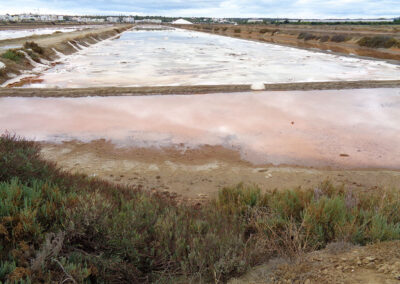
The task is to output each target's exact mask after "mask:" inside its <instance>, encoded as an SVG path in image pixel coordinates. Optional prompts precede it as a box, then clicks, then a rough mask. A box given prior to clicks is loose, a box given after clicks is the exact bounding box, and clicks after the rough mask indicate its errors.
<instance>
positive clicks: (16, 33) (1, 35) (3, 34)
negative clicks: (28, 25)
mask: <svg viewBox="0 0 400 284" xmlns="http://www.w3.org/2000/svg"><path fill="white" fill-rule="evenodd" d="M95 27H99V26H94V25H85V26H71V27H62V28H61V27H56V28H38V29H25V30H20V29H18V30H0V40H5V39H13V38H21V37H27V36H33V35H44V34H52V33H55V32H63V33H66V32H73V31H77V30H83V29H87V28H95Z"/></svg>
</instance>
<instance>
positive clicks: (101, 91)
mask: <svg viewBox="0 0 400 284" xmlns="http://www.w3.org/2000/svg"><path fill="white" fill-rule="evenodd" d="M399 86H400V80H391V81H389V80H388V81H341V82H313V83H279V84H265V90H266V91H294V90H340V89H364V88H396V87H399ZM251 90H252V87H251V85H209V86H205V85H199V86H161V87H99V88H68V89H62V88H40V89H37V88H36V89H35V88H21V89H15V88H0V97H87V96H102V97H103V96H146V95H161V94H165V95H168V94H173V95H179V94H181V95H182V94H191V95H195V94H207V93H218V92H221V93H222V92H246V91H251Z"/></svg>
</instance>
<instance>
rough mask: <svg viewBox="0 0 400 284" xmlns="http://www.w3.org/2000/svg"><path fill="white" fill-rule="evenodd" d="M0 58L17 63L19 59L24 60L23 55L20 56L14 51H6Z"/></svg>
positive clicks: (19, 53)
mask: <svg viewBox="0 0 400 284" xmlns="http://www.w3.org/2000/svg"><path fill="white" fill-rule="evenodd" d="M1 57H3V58H5V59H9V60H12V61H14V62H17V63H18V62H20V61H21V59H23V58H25V56H24V54H22V53H21V52H19V51H18V50H16V49H9V50H7V51H6V52H5V53H4V54H3V55H2V56H1Z"/></svg>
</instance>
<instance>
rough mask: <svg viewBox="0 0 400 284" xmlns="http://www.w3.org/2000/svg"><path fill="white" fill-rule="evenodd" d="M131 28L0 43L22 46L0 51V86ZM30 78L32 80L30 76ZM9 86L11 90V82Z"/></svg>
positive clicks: (92, 30) (88, 31) (104, 28)
mask: <svg viewBox="0 0 400 284" xmlns="http://www.w3.org/2000/svg"><path fill="white" fill-rule="evenodd" d="M131 27H132V25H122V26H112V27H103V28H98V29H87V30H82V31H75V32H69V33H57V34H52V35H41V36H33V37H27V38H18V39H10V40H4V41H1V43H0V44H1V45H6V46H21V45H23V46H22V47H21V48H14V49H9V50H4V51H2V52H1V56H0V62H2V63H3V64H4V65H5V67H4V68H1V69H0V84H1V83H4V82H6V81H8V80H11V79H13V78H19V79H21V75H23V74H24V73H25V71H29V70H33V69H34V68H36V67H38V66H40V67H41V69H46V68H47V67H48V68H51V67H52V66H54V65H56V64H58V62H57V60H58V59H60V58H61V57H63V56H65V55H69V54H72V53H75V52H77V51H79V50H81V49H82V48H84V47H88V46H90V45H93V44H96V43H98V42H100V41H102V40H105V39H108V38H111V37H115V36H118V34H120V33H122V32H124V31H126V30H128V29H130V28H131ZM32 41H33V42H34V43H35V44H34V45H32V44H29V43H31V42H32ZM27 43H28V44H27ZM30 76H31V77H32V75H30ZM33 77H34V76H33ZM15 81H16V82H17V81H19V80H17V79H16V80H15ZM10 87H13V84H12V82H11V84H10Z"/></svg>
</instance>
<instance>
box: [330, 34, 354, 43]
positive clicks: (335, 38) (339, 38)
mask: <svg viewBox="0 0 400 284" xmlns="http://www.w3.org/2000/svg"><path fill="white" fill-rule="evenodd" d="M350 39H351V37H348V36H345V35H334V36H332V37H331V41H333V42H344V41H349V40H350Z"/></svg>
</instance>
